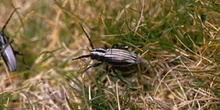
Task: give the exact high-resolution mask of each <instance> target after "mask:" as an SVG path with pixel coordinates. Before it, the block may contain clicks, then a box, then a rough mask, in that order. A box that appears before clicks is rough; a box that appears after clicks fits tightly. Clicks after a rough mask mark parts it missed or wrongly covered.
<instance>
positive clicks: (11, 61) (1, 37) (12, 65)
mask: <svg viewBox="0 0 220 110" xmlns="http://www.w3.org/2000/svg"><path fill="white" fill-rule="evenodd" d="M16 10H17V8H15V10H14V11H13V12H12V13H11V15H10V16H9V18H8V20H7V21H6V23H5V24H4V26H3V28H2V30H1V31H0V50H1V56H2V58H3V60H4V62H5V63H6V65H7V67H8V69H9V70H10V71H12V72H13V71H15V70H16V68H17V61H16V57H15V54H16V53H17V54H18V52H15V51H14V50H13V48H12V46H11V44H10V42H9V41H8V37H7V36H6V35H5V34H4V29H5V28H6V26H7V24H8V22H9V21H10V19H11V17H12V15H13V14H14V12H15V11H16Z"/></svg>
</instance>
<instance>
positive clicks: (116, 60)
mask: <svg viewBox="0 0 220 110" xmlns="http://www.w3.org/2000/svg"><path fill="white" fill-rule="evenodd" d="M81 27H82V29H83V31H84V32H85V34H86V37H87V39H88V40H89V43H90V46H91V48H92V49H91V50H90V54H88V55H82V56H79V57H77V58H74V59H73V60H76V59H81V58H87V57H90V58H91V59H95V60H98V61H100V62H98V63H93V64H91V65H89V66H88V67H86V68H85V69H84V70H83V71H82V73H84V72H85V71H87V70H88V69H89V68H91V67H97V66H99V65H100V64H102V63H103V62H106V63H107V64H109V65H111V67H112V69H117V70H124V69H127V68H130V67H132V66H135V65H137V64H139V63H140V62H141V58H140V57H138V55H136V54H135V53H133V52H130V51H128V50H126V49H118V48H111V49H105V48H94V46H93V44H92V42H91V39H90V36H89V34H87V32H86V30H85V29H84V28H83V26H82V24H81ZM106 69H108V65H107V68H106Z"/></svg>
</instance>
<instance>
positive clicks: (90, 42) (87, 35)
mask: <svg viewBox="0 0 220 110" xmlns="http://www.w3.org/2000/svg"><path fill="white" fill-rule="evenodd" d="M80 26H81V28H82V30H83V31H84V33H85V34H86V37H87V38H88V40H89V45H90V46H91V48H92V49H94V46H93V43H92V41H91V39H90V35H89V34H88V33H87V31H86V30H85V29H84V28H83V24H82V23H81V24H80Z"/></svg>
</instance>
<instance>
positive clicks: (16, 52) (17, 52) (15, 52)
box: [14, 51, 31, 69]
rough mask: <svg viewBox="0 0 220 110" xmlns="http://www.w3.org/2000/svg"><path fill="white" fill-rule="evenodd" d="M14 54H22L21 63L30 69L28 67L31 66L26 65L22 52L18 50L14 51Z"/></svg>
mask: <svg viewBox="0 0 220 110" xmlns="http://www.w3.org/2000/svg"><path fill="white" fill-rule="evenodd" d="M14 54H15V55H20V56H22V62H23V64H24V65H25V66H26V68H27V69H30V68H31V67H30V65H27V63H26V62H25V59H24V54H22V53H21V52H19V51H14Z"/></svg>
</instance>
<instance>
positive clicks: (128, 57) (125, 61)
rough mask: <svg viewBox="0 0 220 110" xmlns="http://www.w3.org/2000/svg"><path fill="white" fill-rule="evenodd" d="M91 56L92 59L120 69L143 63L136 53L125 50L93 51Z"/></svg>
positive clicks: (99, 49) (101, 49) (100, 49)
mask: <svg viewBox="0 0 220 110" xmlns="http://www.w3.org/2000/svg"><path fill="white" fill-rule="evenodd" d="M90 55H91V56H90V57H91V58H92V59H96V60H99V61H102V62H107V63H108V64H111V65H113V66H118V67H124V66H129V65H136V64H138V63H140V62H141V59H140V58H139V57H138V56H137V55H136V54H135V53H133V52H130V51H128V50H125V49H117V48H112V49H103V48H98V49H92V50H91V53H90Z"/></svg>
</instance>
